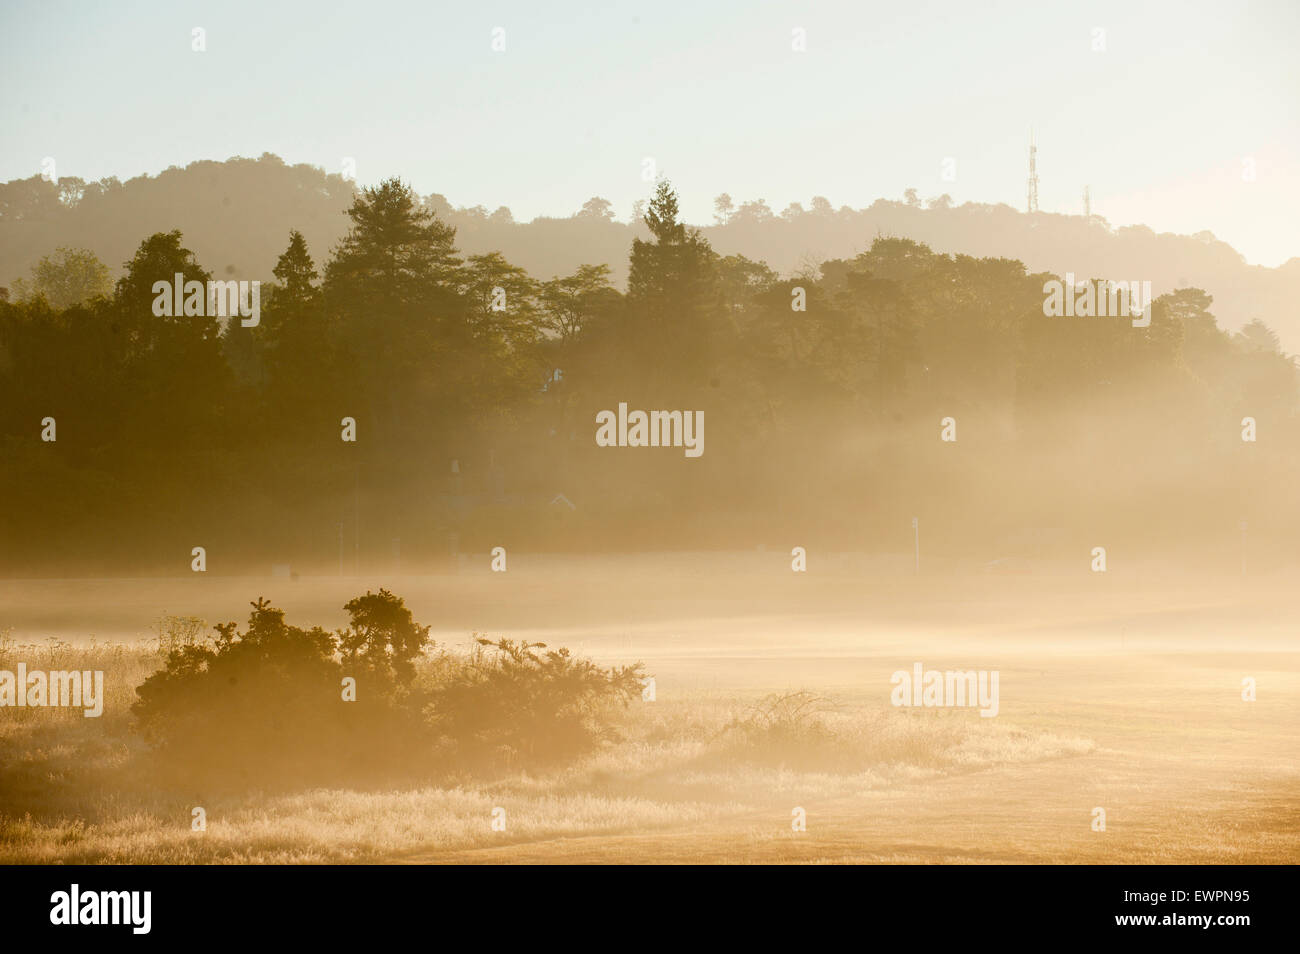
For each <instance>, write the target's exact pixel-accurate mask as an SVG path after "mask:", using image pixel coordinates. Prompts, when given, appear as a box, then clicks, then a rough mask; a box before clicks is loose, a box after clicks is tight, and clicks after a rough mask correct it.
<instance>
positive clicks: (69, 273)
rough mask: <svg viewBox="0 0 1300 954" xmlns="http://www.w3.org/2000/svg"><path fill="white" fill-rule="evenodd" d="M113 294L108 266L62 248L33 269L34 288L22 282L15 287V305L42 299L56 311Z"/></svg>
mask: <svg viewBox="0 0 1300 954" xmlns="http://www.w3.org/2000/svg"><path fill="white" fill-rule="evenodd" d="M112 290H113V282H112V280H111V279H110V278H109V275H108V266H107V265H105V264H104V263H103V262H101V261H100V260H99V259H98V258H96V257H95V254H94V253H93V252H90V251H88V250H86V249H83V248H64V247H60V248H59V249H58V250H56V251H55V252H54V254H53V255H46V256H44V257H43V258H42V259H41V260H40V261H39V262H37V263H36V265H35V266H34V267H33V268H32V281H31V284H30V285H28V283H27V282H25V281H24V280H23V279H21V278H20V279H18V280H17V281H15V282H14V284H13V293H14V300H15V301H26V300H29V299H31V298H35V297H37V296H41V297H43V298H44V299H45V300H46V301H47V302H49V303H50V307H51V308H53V309H55V310H56V311H63V310H64V309H65V308H71V307H72V306H73V305H80V304H83V303H84V302H88V301H90V300H91V299H92V298H99V297H102V296H106V295H108V294H109V293H110V292H112Z"/></svg>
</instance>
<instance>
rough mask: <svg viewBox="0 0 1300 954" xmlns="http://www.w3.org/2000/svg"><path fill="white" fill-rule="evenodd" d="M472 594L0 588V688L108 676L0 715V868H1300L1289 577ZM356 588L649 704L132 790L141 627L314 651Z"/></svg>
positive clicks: (341, 583)
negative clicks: (437, 754)
mask: <svg viewBox="0 0 1300 954" xmlns="http://www.w3.org/2000/svg"><path fill="white" fill-rule="evenodd" d="M470 567H475V569H470V568H465V569H462V571H461V572H460V573H441V574H434V573H429V574H425V575H419V574H415V573H411V574H409V575H405V576H378V575H376V576H374V577H361V578H338V577H312V576H304V577H303V578H301V579H299V580H287V579H270V578H269V577H268V578H255V577H216V576H213V577H207V578H177V579H148V580H144V579H136V580H95V581H69V580H60V581H53V580H29V581H22V580H9V581H3V582H0V607H3V610H0V612H2V613H3V614H4V615H3V618H0V630H8V633H9V636H8V642H7V643H6V644H5V646H4V647H3V652H2V653H0V669H12V668H13V667H14V665H15V664H16V662H18V661H23V662H26V663H27V665H28V668H29V669H35V668H62V669H71V668H76V669H88V668H89V669H103V670H105V672H106V682H107V701H106V705H105V714H104V716H103V717H102V718H99V719H86V718H83V717H82V716H81V713H80V712H79V711H76V712H69V711H65V710H57V709H49V708H46V709H24V710H19V709H10V708H6V709H3V710H0V862H10V863H13V862H18V863H52V862H68V863H75V862H108V863H122V862H143V863H166V862H181V863H187V862H201V863H209V862H216V863H239V862H266V863H274V862H304V863H312V862H409V863H444V862H456V863H474V862H487V863H509V862H529V863H547V862H563V863H569V862H742V863H744V862H756V863H767V862H814V863H815V862H883V863H891V862H894V863H898V862H902V863H908V862H912V863H915V862H921V863H925V862H948V863H954V862H955V863H1062V862H1063V863H1106V862H1113V863H1136V862H1148V863H1151V862H1154V863H1201V862H1207V863H1208V862H1216V863H1294V862H1295V861H1296V860H1297V859H1300V765H1298V764H1297V755H1298V754H1300V654H1298V653H1297V652H1296V648H1297V647H1296V640H1295V636H1294V629H1293V613H1292V612H1291V610H1290V608H1289V605H1288V603H1289V597H1290V594H1289V593H1288V592H1287V590H1286V588H1285V580H1286V578H1287V576H1288V575H1289V571H1287V572H1283V571H1281V570H1279V571H1277V572H1276V573H1274V574H1271V575H1258V576H1250V577H1245V576H1241V575H1232V574H1228V573H1219V572H1213V571H1212V570H1206V571H1205V572H1198V573H1196V574H1193V575H1186V574H1182V573H1180V574H1173V573H1171V572H1170V571H1169V570H1168V569H1166V568H1161V567H1153V566H1144V567H1141V568H1132V569H1131V570H1129V571H1128V572H1127V573H1124V572H1119V571H1116V570H1112V572H1110V573H1108V574H1092V573H1089V572H1087V563H1086V561H1084V564H1083V567H1082V569H1080V568H1079V567H1074V566H1068V565H1063V564H1054V565H1052V566H1050V567H1047V566H1033V567H1031V568H1030V570H1029V571H1028V572H1025V573H1023V574H1021V573H1015V574H1004V573H999V572H986V571H985V570H984V568H982V567H980V566H960V565H955V564H953V565H942V566H939V565H933V564H926V565H925V566H923V568H922V572H921V573H920V574H917V573H914V572H912V568H911V566H910V563H909V561H908V560H907V559H904V558H901V557H900V558H897V559H892V558H882V557H871V558H869V557H865V556H860V555H854V554H840V555H835V556H830V555H827V556H826V557H824V558H822V559H821V560H820V561H818V560H816V559H815V557H814V558H813V559H810V565H809V572H808V573H806V574H793V573H791V572H790V569H789V557H788V556H783V555H782V554H781V553H779V552H775V553H773V552H766V553H765V552H746V553H718V554H698V553H697V554H658V555H654V556H642V557H609V558H601V559H595V560H581V559H577V558H560V557H553V556H548V557H529V556H527V555H523V554H520V555H515V554H512V555H511V562H510V569H509V572H508V573H505V574H492V573H490V572H488V571H487V569H486V567H487V561H486V559H483V560H479V559H478V558H474V559H473V560H471V561H470ZM380 585H383V586H387V587H389V588H390V589H392V590H393V591H394V592H396V593H398V594H400V595H402V596H404V597H405V598H406V600H407V604H408V605H409V606H411V608H412V609H413V610H414V611H415V616H416V618H417V619H418V620H420V621H421V622H425V623H431V624H433V626H434V629H435V636H436V637H437V638H438V640H439V642H440V643H442V644H444V645H448V646H451V647H452V648H453V649H455V648H458V647H461V646H464V645H465V644H466V643H467V640H468V638H469V635H470V633H471V632H473V631H478V632H483V633H488V634H490V635H493V636H511V637H527V638H530V639H543V640H544V641H546V642H548V643H550V644H552V645H567V646H570V647H572V648H573V649H574V650H575V651H577V652H581V653H582V654H584V655H588V656H591V657H592V658H594V659H596V660H598V661H600V662H603V663H613V662H629V661H633V660H642V661H644V662H645V663H646V666H647V671H648V672H650V673H652V674H653V675H654V677H655V695H656V698H655V700H654V701H641V702H635V703H633V705H632V706H631V708H629V709H628V710H627V711H626V712H624V713H623V714H622V715H621V716H620V717H619V724H618V727H617V728H618V733H617V735H618V738H617V740H616V741H613V742H611V743H609V744H607V745H605V746H603V747H602V748H600V749H599V750H598V751H596V752H594V753H592V754H591V755H589V756H586V757H583V758H582V759H580V760H578V761H576V762H574V763H572V764H569V765H565V766H561V767H557V768H555V769H554V770H551V771H547V772H544V773H526V772H522V771H519V772H500V773H495V774H493V775H491V776H487V777H483V776H479V777H475V776H469V775H454V774H449V773H444V772H440V770H439V767H438V766H437V765H432V764H431V765H427V766H426V765H413V766H411V767H410V772H409V773H405V774H404V775H403V776H402V777H400V778H393V779H389V780H384V781H377V782H376V783H375V784H374V785H371V786H367V787H365V788H357V789H349V790H339V789H312V790H305V791H303V790H298V791H264V790H259V788H258V784H257V780H256V779H248V780H239V781H238V782H237V783H233V782H232V784H231V785H229V786H225V787H223V788H221V789H220V790H216V789H212V790H206V791H205V790H194V788H193V787H187V786H186V785H185V784H184V782H183V781H182V782H180V783H177V782H175V781H174V780H173V781H171V782H169V783H168V784H166V785H163V784H160V783H159V782H158V781H157V779H156V778H155V776H154V775H153V774H152V773H151V770H150V768H149V765H150V762H149V756H148V752H147V750H146V747H145V746H144V744H143V742H142V741H141V740H140V739H139V738H138V736H136V735H135V734H134V733H133V732H132V731H131V716H130V714H129V712H128V707H129V705H130V703H131V701H132V699H133V698H134V686H135V685H137V684H138V683H139V682H140V680H142V679H143V678H144V677H145V676H146V675H147V674H148V673H149V672H151V671H153V669H155V668H157V667H158V665H159V664H160V657H159V656H158V654H157V651H156V648H155V647H154V646H151V645H150V644H149V642H148V635H149V632H150V627H151V626H152V625H154V624H155V622H156V621H157V620H158V618H160V617H162V616H164V615H167V614H172V615H181V614H184V615H193V616H201V617H203V618H205V619H206V620H207V621H208V622H209V623H211V622H217V621H221V620H225V619H239V618H242V617H243V616H244V615H245V613H246V609H247V603H248V602H249V601H250V600H252V599H254V598H255V597H257V596H260V595H265V596H267V597H269V598H270V599H271V600H272V601H273V602H274V603H275V604H276V605H277V606H280V607H282V608H284V609H285V610H286V611H287V614H288V618H289V620H290V621H291V622H296V623H304V624H305V623H312V624H314V623H320V624H321V625H325V626H336V625H340V624H341V623H342V621H343V613H342V610H341V606H342V604H343V602H345V601H346V600H347V599H348V598H350V597H352V596H355V595H357V594H359V593H361V592H364V591H365V590H366V589H367V588H372V589H373V588H377V587H378V586H380ZM917 662H921V663H923V664H924V666H925V667H926V668H927V669H959V670H972V669H973V670H996V671H998V672H999V674H1000V699H999V712H998V715H997V716H996V717H995V718H981V717H980V716H979V714H978V711H977V710H975V709H972V708H902V707H894V706H891V705H890V689H891V684H890V676H891V674H892V673H893V672H895V671H896V670H911V668H912V667H913V665H914V664H915V663H917ZM1246 678H1251V679H1254V680H1255V684H1256V686H1257V698H1256V699H1255V701H1245V700H1243V698H1242V681H1243V679H1246ZM799 693H802V695H796V694H799ZM797 705H804V706H806V711H803V712H796V713H791V712H789V711H786V710H783V708H782V707H783V706H785V707H787V708H788V707H790V706H797ZM195 806H201V807H203V808H204V810H205V812H206V817H207V830H206V831H204V832H194V831H191V811H192V809H193V808H194V807H195ZM1096 808H1103V809H1104V810H1105V831H1094V830H1093V820H1094V809H1096ZM494 809H502V810H503V811H504V830H494V828H493V825H492V820H493V815H494ZM797 809H802V811H803V814H804V816H805V817H806V830H804V831H794V830H792V824H791V823H792V818H793V817H794V815H793V814H792V813H795V812H796V810H797ZM500 816H501V813H500V812H499V813H498V817H500ZM498 827H501V826H500V825H498Z"/></svg>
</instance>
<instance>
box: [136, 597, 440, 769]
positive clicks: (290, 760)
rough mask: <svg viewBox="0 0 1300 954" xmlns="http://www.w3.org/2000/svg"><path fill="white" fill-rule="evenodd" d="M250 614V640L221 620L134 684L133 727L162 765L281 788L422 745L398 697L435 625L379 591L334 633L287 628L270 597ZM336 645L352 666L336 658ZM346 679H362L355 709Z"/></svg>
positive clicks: (355, 606)
mask: <svg viewBox="0 0 1300 954" xmlns="http://www.w3.org/2000/svg"><path fill="white" fill-rule="evenodd" d="M252 606H253V610H252V612H251V613H250V614H249V618H248V626H247V628H246V629H245V631H244V632H242V633H240V632H238V631H237V629H236V624H235V623H220V624H218V625H217V626H216V627H214V628H215V630H216V633H217V636H216V638H215V639H214V640H212V641H211V642H194V641H189V642H180V643H179V644H176V645H173V646H172V648H170V649H169V650H168V652H167V654H166V661H165V663H164V666H163V668H162V669H160V670H159V671H157V672H155V673H154V674H153V675H151V676H149V677H148V678H147V679H146V680H145V681H144V683H143V684H141V685H140V686H139V687H138V688H137V690H136V693H137V695H138V696H139V699H138V701H137V702H136V703H135V704H134V705H133V706H132V712H133V713H134V714H135V716H136V719H137V728H138V730H139V731H140V732H141V733H142V734H143V735H144V737H145V738H146V739H147V740H148V741H149V742H150V743H152V744H153V745H154V746H156V747H157V749H158V751H159V753H160V755H162V756H163V757H164V764H165V765H167V766H169V767H171V768H176V769H184V770H185V771H186V772H187V773H189V774H193V773H199V774H202V775H204V776H214V775H216V776H232V777H233V780H237V781H248V780H250V779H256V780H257V781H258V782H260V783H264V784H275V783H277V782H282V781H290V780H293V781H305V780H316V779H322V778H325V777H332V776H336V775H340V774H342V775H347V774H355V773H357V772H359V771H362V770H367V769H373V768H375V767H377V766H380V765H382V764H384V763H386V762H390V761H395V760H397V759H399V758H400V757H401V756H402V755H404V754H405V753H406V752H407V750H408V749H409V747H410V746H411V745H413V744H414V743H416V742H417V741H418V739H419V735H420V733H419V728H420V725H419V722H418V719H417V718H416V717H415V716H416V714H417V713H416V712H410V711H407V709H406V708H405V707H404V706H403V705H402V700H403V699H404V698H405V696H404V692H403V691H402V690H403V689H404V688H405V686H406V684H408V683H409V682H410V677H411V675H412V670H411V667H410V665H409V661H410V657H411V655H412V654H413V653H414V652H418V651H419V649H420V648H422V646H423V644H424V642H425V641H427V638H428V628H427V627H424V628H421V627H417V626H415V625H414V623H413V621H412V620H411V619H410V611H409V610H406V608H405V606H404V605H403V604H402V601H401V599H399V598H398V597H395V596H393V595H392V594H391V593H388V592H387V591H386V590H381V591H380V593H379V595H378V596H374V595H372V594H370V593H367V594H366V595H365V596H364V597H358V598H357V599H355V600H353V601H351V602H350V603H348V604H347V609H348V612H349V614H350V616H351V622H350V624H349V626H348V628H347V629H345V630H341V631H340V632H339V633H338V634H337V636H336V635H335V634H331V633H329V632H327V631H326V630H324V629H321V628H320V627H313V628H311V629H302V628H300V627H297V626H290V625H289V624H288V623H286V622H285V619H284V612H283V611H282V610H279V609H276V608H274V607H273V606H271V605H270V604H269V603H268V602H267V601H266V600H263V599H259V600H257V601H256V602H255V603H253V604H252ZM340 643H342V644H343V645H344V646H345V647H346V648H345V649H344V650H343V654H342V655H343V658H344V659H345V660H346V661H347V662H348V663H349V664H352V666H355V668H349V669H346V670H345V668H344V666H343V665H341V664H340V662H339V661H338V660H337V659H336V658H335V652H336V650H337V649H338V646H339V644H340ZM345 675H352V676H354V678H356V680H357V701H356V702H344V701H343V695H342V694H343V687H342V680H343V677H344V676H345ZM368 677H369V678H368Z"/></svg>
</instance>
